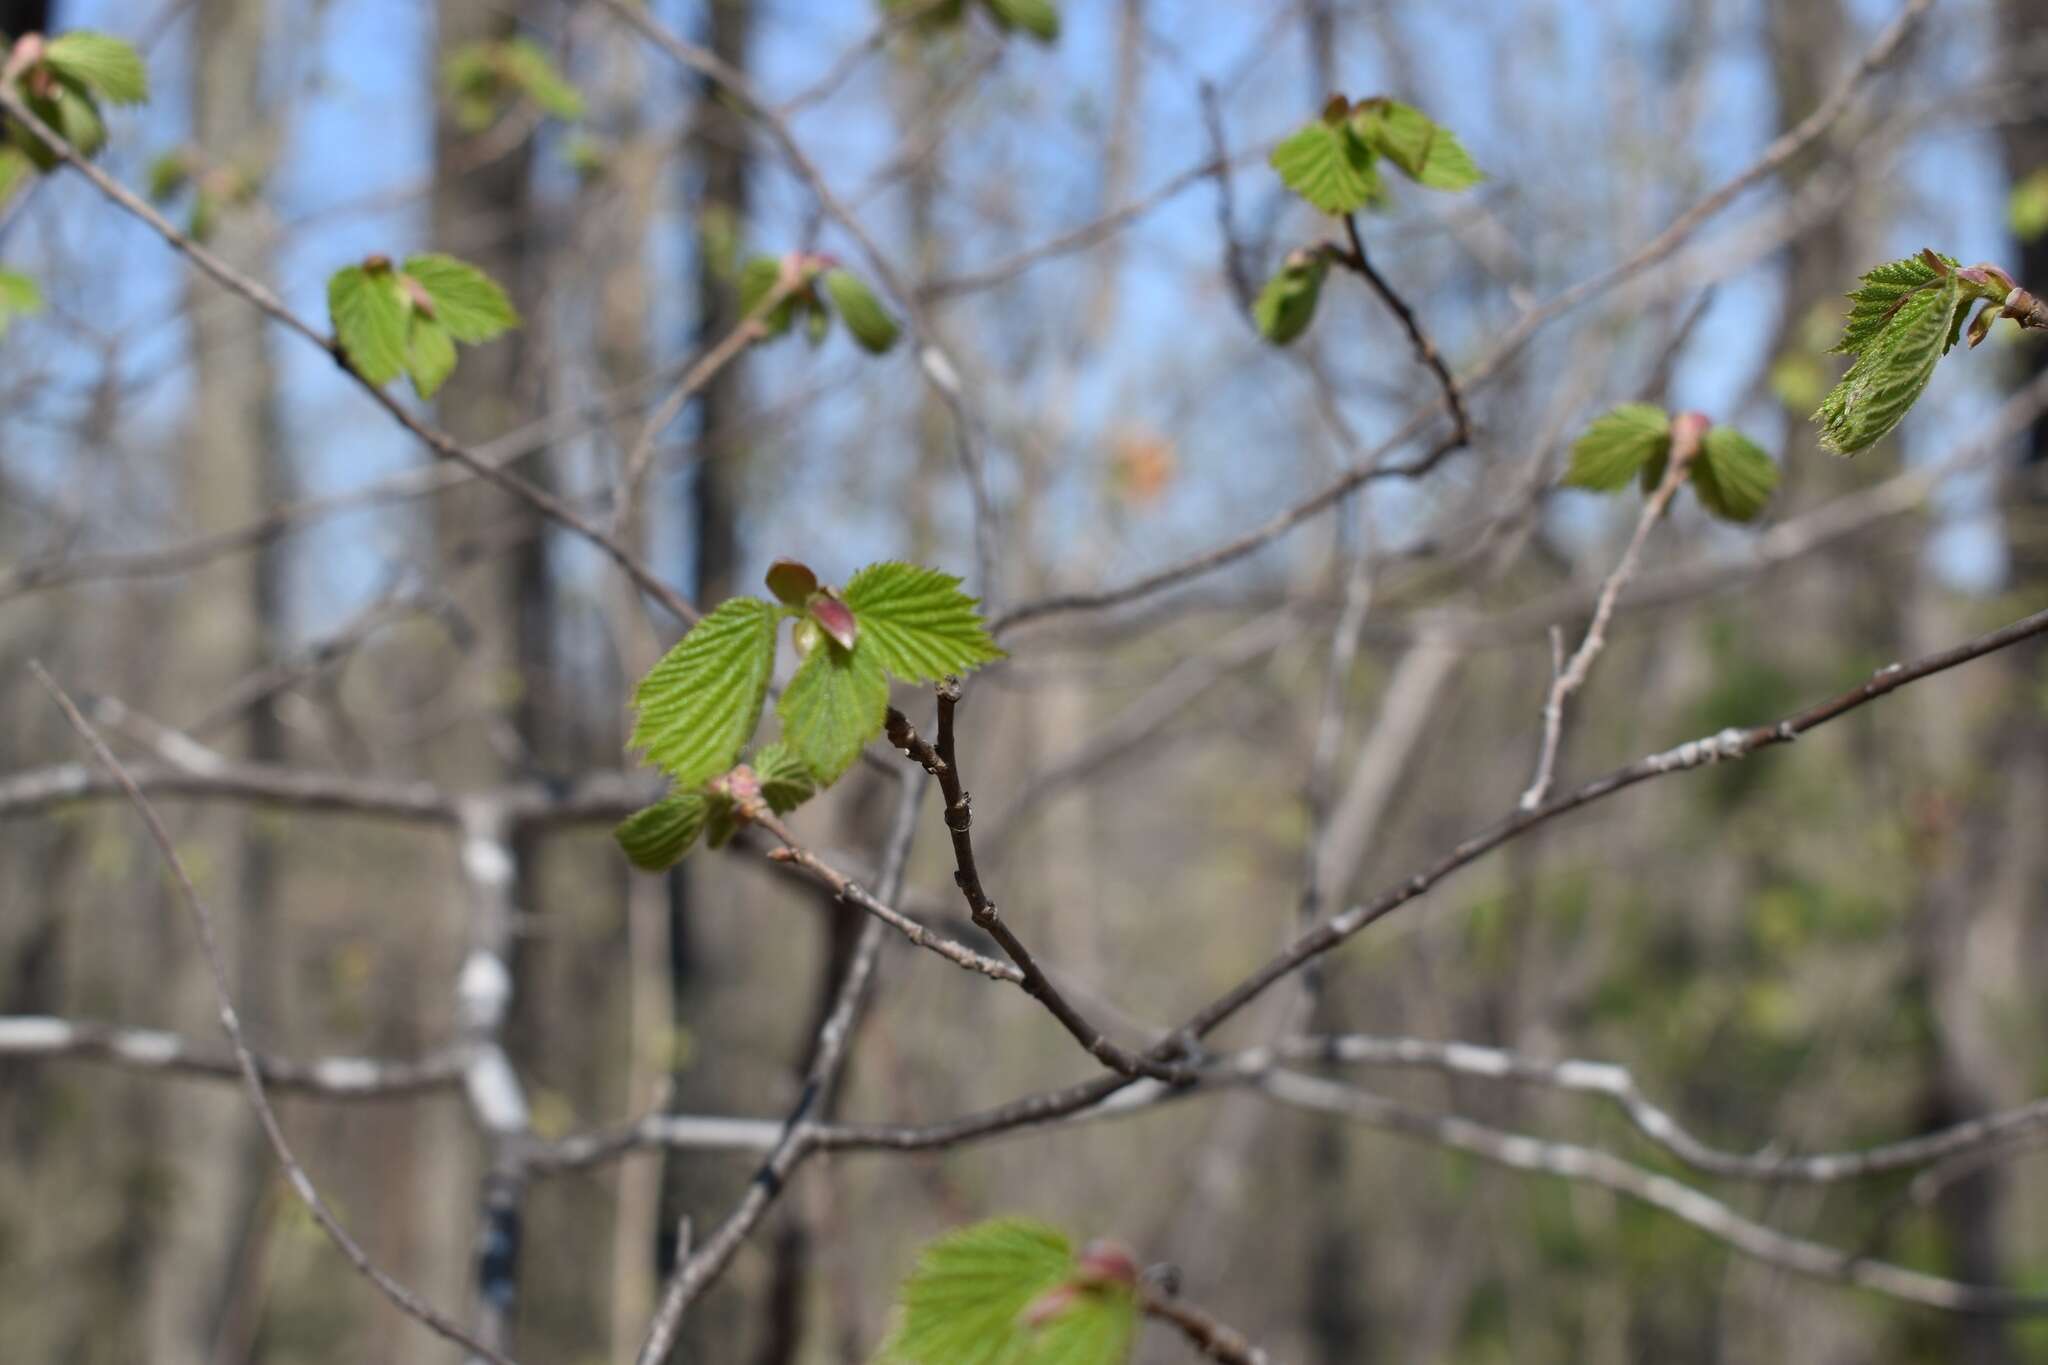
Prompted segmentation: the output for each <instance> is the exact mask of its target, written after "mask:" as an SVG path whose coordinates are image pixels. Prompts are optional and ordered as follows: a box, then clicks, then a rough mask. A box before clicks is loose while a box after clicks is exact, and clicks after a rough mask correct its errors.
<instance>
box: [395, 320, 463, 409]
mask: <svg viewBox="0 0 2048 1365" xmlns="http://www.w3.org/2000/svg"><path fill="white" fill-rule="evenodd" d="M405 371H406V373H407V374H409V375H411V376H412V386H413V390H414V391H415V392H416V393H418V394H419V396H420V397H422V398H432V397H433V396H434V392H435V390H437V389H439V388H440V387H441V385H442V384H443V383H445V382H446V381H447V379H448V376H449V375H451V374H453V373H455V338H454V337H452V336H450V335H448V329H447V328H446V327H443V326H442V325H441V324H440V323H438V322H436V321H435V320H434V319H432V318H430V317H427V316H426V315H425V314H423V313H417V312H416V313H414V314H413V315H412V317H411V318H410V319H408V321H407V338H406V351H405Z"/></svg>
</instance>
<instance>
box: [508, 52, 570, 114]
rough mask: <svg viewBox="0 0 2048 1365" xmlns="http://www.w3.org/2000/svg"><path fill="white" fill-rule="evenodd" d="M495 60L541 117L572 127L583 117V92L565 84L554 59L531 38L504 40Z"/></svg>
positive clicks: (566, 81)
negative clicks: (554, 118)
mask: <svg viewBox="0 0 2048 1365" xmlns="http://www.w3.org/2000/svg"><path fill="white" fill-rule="evenodd" d="M498 60H499V61H500V62H502V63H503V64H504V69H505V71H506V73H507V74H508V75H510V76H511V78H512V80H513V82H514V83H515V84H517V85H518V86H519V88H520V89H521V90H524V91H525V92H526V97H527V98H528V99H530V100H532V101H533V102H534V103H535V104H537V105H539V106H540V108H541V111H542V112H543V113H547V114H551V115H553V116H554V117H556V118H558V119H560V120H562V121H563V122H564V123H574V122H575V121H576V120H578V119H580V118H582V117H583V92H582V91H580V90H578V89H577V88H576V87H575V86H573V85H571V84H569V82H568V80H567V78H565V77H564V76H563V75H562V73H561V70H560V69H559V68H558V67H556V65H555V61H554V58H552V57H550V56H549V55H548V54H547V50H546V49H545V48H543V47H542V46H541V45H540V44H539V43H536V42H534V41H533V40H532V39H531V38H508V39H506V40H505V43H504V46H503V47H502V49H501V50H500V53H499V58H498Z"/></svg>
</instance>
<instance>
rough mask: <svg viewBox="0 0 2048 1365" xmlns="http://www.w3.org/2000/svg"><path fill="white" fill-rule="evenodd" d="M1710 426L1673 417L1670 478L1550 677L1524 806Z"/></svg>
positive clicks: (1689, 415)
mask: <svg viewBox="0 0 2048 1365" xmlns="http://www.w3.org/2000/svg"><path fill="white" fill-rule="evenodd" d="M1706 429H1707V423H1706V419H1705V418H1704V417H1702V416H1700V415H1699V414H1698V413H1696V412H1682V413H1680V414H1678V416H1677V417H1675V418H1673V419H1672V423H1671V454H1670V457H1669V460H1668V462H1667V464H1666V466H1665V469H1664V477H1663V478H1662V479H1660V480H1659V481H1658V483H1657V488H1656V491H1655V492H1653V493H1651V494H1650V496H1649V497H1647V498H1645V499H1644V500H1643V510H1642V513H1641V514H1640V515H1639V516H1637V517H1636V529H1635V533H1634V534H1633V535H1631V536H1630V537H1629V539H1628V548H1627V549H1626V550H1624V551H1622V555H1621V561H1620V562H1619V563H1618V564H1616V565H1615V566H1614V572H1612V573H1610V574H1608V575H1607V581H1606V582H1605V583H1603V584H1601V585H1600V596H1599V597H1598V598H1597V599H1596V600H1595V601H1594V603H1593V620H1592V621H1591V623H1590V624H1588V625H1587V627H1586V636H1585V638H1584V639H1583V640H1581V641H1579V647H1578V648H1577V649H1576V650H1574V651H1573V652H1572V657H1571V659H1570V661H1569V662H1568V663H1566V664H1565V665H1564V667H1562V668H1559V669H1556V670H1554V676H1553V677H1552V678H1551V680H1550V695H1549V696H1548V697H1547V698H1546V699H1545V700H1544V703H1543V744H1542V748H1541V749H1540V750H1539V752H1538V753H1537V756H1536V775H1535V776H1534V777H1532V778H1530V779H1529V786H1528V789H1527V790H1526V791H1524V792H1523V793H1522V800H1521V803H1520V804H1521V808H1522V809H1523V810H1535V809H1536V808H1537V807H1538V806H1540V805H1542V804H1543V798H1544V797H1546V796H1548V795H1549V794H1550V783H1551V779H1552V776H1553V774H1554V772H1555V770H1556V767H1557V746H1558V742H1559V740H1560V739H1561V738H1562V736H1563V734H1564V704H1565V702H1566V701H1568V700H1570V698H1571V696H1572V694H1573V693H1575V692H1577V691H1578V690H1579V689H1580V688H1581V687H1584V686H1585V685H1586V678H1587V677H1588V675H1590V674H1591V673H1592V671H1593V663H1594V661H1595V660H1596V659H1598V658H1599V657H1600V651H1601V650H1603V649H1605V648H1606V647H1607V623H1608V622H1609V621H1611V620H1612V619H1613V618H1614V603H1615V600H1616V599H1617V598H1619V597H1620V596H1621V590H1622V589H1623V588H1625V587H1627V586H1628V582H1629V580H1630V579H1631V578H1633V577H1635V572H1636V564H1637V562H1638V561H1639V560H1641V559H1642V557H1643V544H1644V542H1645V541H1647V540H1649V538H1650V528H1651V527H1653V526H1655V525H1656V524H1657V522H1658V520H1659V519H1660V518H1662V517H1663V515H1664V509H1665V508H1667V507H1669V506H1670V505H1671V499H1672V498H1674V497H1676V496H1677V495H1678V488H1679V485H1680V484H1682V483H1684V482H1685V478H1686V475H1687V473H1688V472H1689V471H1690V470H1691V469H1692V462H1693V460H1694V458H1695V457H1697V456H1698V455H1699V453H1700V438H1701V437H1702V436H1704V435H1705V434H1706Z"/></svg>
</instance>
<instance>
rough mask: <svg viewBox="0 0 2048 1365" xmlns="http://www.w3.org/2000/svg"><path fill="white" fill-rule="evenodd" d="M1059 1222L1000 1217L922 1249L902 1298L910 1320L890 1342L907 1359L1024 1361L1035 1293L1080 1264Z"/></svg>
mask: <svg viewBox="0 0 2048 1365" xmlns="http://www.w3.org/2000/svg"><path fill="white" fill-rule="evenodd" d="M1073 1263H1074V1255H1073V1249H1072V1248H1071V1247H1070V1246H1069V1245H1068V1244H1067V1239H1066V1237H1065V1236H1063V1235H1062V1234H1061V1233H1060V1232H1059V1230H1058V1229H1057V1228H1050V1227H1047V1226H1046V1225H1045V1224H1043V1223H1036V1222H1032V1221H1030V1220H1028V1219H1023V1218H996V1219H991V1220H989V1221H987V1222H984V1223H975V1224H973V1225H971V1226H969V1227H964V1228H961V1229H959V1230H958V1231H956V1232H951V1233H948V1234H947V1235H946V1236H944V1237H941V1238H939V1239H938V1240H937V1241H935V1242H932V1243H930V1244H928V1245H927V1246H926V1247H925V1248H924V1250H923V1251H922V1252H921V1253H919V1255H918V1259H917V1268H916V1269H915V1270H913V1271H911V1273H910V1277H909V1278H908V1279H906V1280H905V1281H904V1282H903V1287H902V1289H901V1290H899V1291H898V1294H897V1302H898V1304H899V1306H900V1307H901V1309H902V1314H903V1321H902V1325H901V1327H899V1328H898V1329H897V1331H896V1334H895V1336H894V1337H893V1338H892V1339H891V1340H890V1343H889V1345H888V1346H887V1347H885V1348H884V1349H883V1352H882V1355H883V1358H884V1359H886V1360H889V1361H891V1362H897V1363H900V1365H1022V1362H1024V1361H1026V1360H1028V1359H1029V1358H1030V1357H1029V1356H1028V1355H1027V1354H1026V1350H1025V1348H1026V1346H1027V1343H1028V1329H1027V1328H1026V1327H1025V1326H1024V1324H1023V1323H1022V1322H1021V1321H1020V1318H1021V1317H1022V1316H1023V1313H1024V1310H1025V1309H1026V1308H1027V1307H1029V1306H1030V1304H1031V1302H1032V1300H1034V1299H1036V1298H1038V1296H1039V1295H1041V1294H1044V1293H1045V1292H1046V1291H1048V1290H1050V1289H1052V1288H1054V1287H1055V1286H1057V1285H1059V1284H1060V1283H1061V1282H1062V1281H1064V1280H1065V1279H1066V1278H1067V1276H1068V1275H1069V1274H1070V1273H1071V1272H1072V1270H1073Z"/></svg>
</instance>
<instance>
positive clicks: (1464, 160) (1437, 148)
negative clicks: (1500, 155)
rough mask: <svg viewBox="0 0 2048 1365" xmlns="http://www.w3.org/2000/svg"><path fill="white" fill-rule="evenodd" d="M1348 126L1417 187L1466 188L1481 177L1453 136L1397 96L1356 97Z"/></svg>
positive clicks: (1463, 147)
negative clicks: (1359, 99) (1358, 99)
mask: <svg viewBox="0 0 2048 1365" xmlns="http://www.w3.org/2000/svg"><path fill="white" fill-rule="evenodd" d="M1351 123H1352V127H1353V128H1354V129H1356V131H1357V133H1358V136H1359V137H1360V138H1361V139H1363V140H1364V142H1365V144H1366V145H1367V146H1369V147H1371V148H1372V149H1373V150H1374V151H1376V152H1378V153H1379V154H1380V155H1381V156H1384V157H1385V158H1386V159H1387V160H1389V161H1391V162H1393V163H1394V164H1395V165H1396V166H1399V167H1400V168H1401V169H1402V171H1404V172H1405V173H1406V174H1407V176H1408V178H1409V179H1411V180H1413V181H1414V182H1415V183H1416V184H1418V185H1424V186H1427V187H1428V188H1430V189H1433V190H1468V189H1471V188H1472V187H1473V186H1474V185H1477V184H1478V183H1479V182H1480V181H1482V180H1484V179H1486V172H1484V171H1482V170H1480V169H1479V167H1478V165H1477V164H1476V163H1474V162H1473V160H1472V155H1471V153H1469V152H1467V151H1466V150H1465V146H1464V144H1463V143H1461V142H1459V141H1458V137H1457V134H1455V133H1453V132H1452V131H1451V130H1450V129H1448V128H1446V127H1444V126H1443V125H1442V124H1441V123H1438V122H1436V121H1435V120H1433V119H1431V118H1430V117H1429V115H1427V114H1425V113H1423V112H1422V111H1421V110H1420V109H1417V108H1415V107H1414V106H1413V105H1407V104H1402V103H1401V102H1400V101H1399V100H1390V99H1371V100H1361V101H1360V102H1359V104H1358V107H1357V108H1356V109H1355V110H1354V111H1353V112H1352V115H1351Z"/></svg>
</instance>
